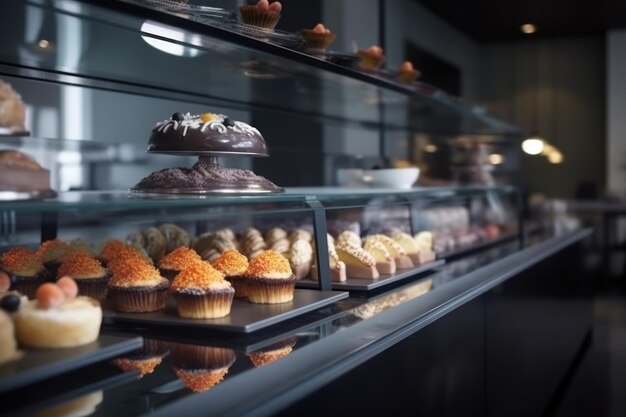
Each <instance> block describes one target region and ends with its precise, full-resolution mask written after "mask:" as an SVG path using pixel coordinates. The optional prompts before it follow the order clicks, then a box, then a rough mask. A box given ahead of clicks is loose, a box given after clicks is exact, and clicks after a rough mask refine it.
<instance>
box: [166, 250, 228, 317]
mask: <svg viewBox="0 0 626 417" xmlns="http://www.w3.org/2000/svg"><path fill="white" fill-rule="evenodd" d="M170 291H171V293H172V294H173V296H174V299H175V300H176V305H177V307H178V314H179V315H180V316H181V317H185V318H190V319H214V318H218V317H224V316H227V315H229V314H230V308H231V305H232V303H233V298H234V297H235V290H234V289H233V287H232V286H231V285H230V282H228V281H226V280H224V275H222V273H221V272H220V271H218V270H217V269H215V268H213V267H212V266H211V264H209V263H208V262H203V261H201V262H196V263H194V264H192V265H189V266H188V267H187V268H186V269H184V270H182V271H181V272H180V273H179V274H178V275H176V277H175V278H174V281H172V285H171V288H170Z"/></svg>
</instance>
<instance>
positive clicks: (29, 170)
mask: <svg viewBox="0 0 626 417" xmlns="http://www.w3.org/2000/svg"><path fill="white" fill-rule="evenodd" d="M1 129H2V127H0V130H1ZM0 190H2V191H47V190H50V171H48V170H47V169H44V168H42V167H41V165H39V164H38V163H37V161H35V159H34V158H33V157H31V156H30V155H27V154H25V153H23V152H20V151H13V150H3V151H0Z"/></svg>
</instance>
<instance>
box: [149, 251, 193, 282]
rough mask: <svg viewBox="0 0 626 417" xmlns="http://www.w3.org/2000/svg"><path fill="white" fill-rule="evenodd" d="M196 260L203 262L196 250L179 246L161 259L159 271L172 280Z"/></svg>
mask: <svg viewBox="0 0 626 417" xmlns="http://www.w3.org/2000/svg"><path fill="white" fill-rule="evenodd" d="M196 262H202V258H200V256H199V255H198V254H197V253H196V251H194V250H193V249H189V248H186V247H179V248H178V249H175V250H174V251H172V252H170V253H168V254H167V255H165V257H163V259H161V261H160V262H159V271H160V272H161V275H162V276H163V277H165V278H167V279H169V280H170V281H171V280H173V279H174V277H175V276H176V275H178V273H179V272H180V271H182V270H183V269H185V268H187V267H188V266H190V265H192V264H194V263H196Z"/></svg>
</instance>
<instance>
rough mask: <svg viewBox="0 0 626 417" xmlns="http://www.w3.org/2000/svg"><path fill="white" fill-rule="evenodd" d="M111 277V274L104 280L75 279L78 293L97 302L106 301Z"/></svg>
mask: <svg viewBox="0 0 626 417" xmlns="http://www.w3.org/2000/svg"><path fill="white" fill-rule="evenodd" d="M110 279H111V276H110V275H109V274H107V275H105V276H103V277H102V278H88V279H87V278H82V279H81V278H78V279H77V278H74V281H76V285H77V286H78V293H79V294H80V295H84V296H87V297H91V298H95V299H96V300H104V299H105V298H106V295H107V284H108V283H109V280H110Z"/></svg>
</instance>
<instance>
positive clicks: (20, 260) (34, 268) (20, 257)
mask: <svg viewBox="0 0 626 417" xmlns="http://www.w3.org/2000/svg"><path fill="white" fill-rule="evenodd" d="M0 269H1V270H3V271H4V272H6V273H7V274H8V275H9V276H10V278H11V282H12V283H13V284H12V286H11V288H12V289H14V290H16V291H19V292H20V293H22V294H24V295H25V296H27V297H28V298H34V297H35V293H36V292H37V287H39V286H40V285H41V284H43V283H44V282H46V281H47V280H48V279H49V277H50V274H49V273H48V271H47V270H46V268H45V267H44V266H43V263H42V262H41V259H40V258H39V257H38V256H37V254H36V253H35V252H33V251H31V250H29V249H27V248H23V247H18V248H13V249H10V250H8V251H7V252H5V253H4V254H2V256H1V257H0Z"/></svg>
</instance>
